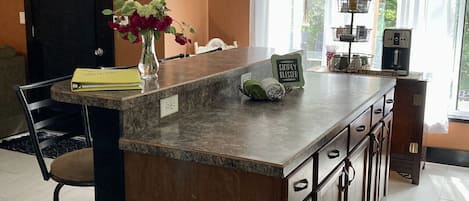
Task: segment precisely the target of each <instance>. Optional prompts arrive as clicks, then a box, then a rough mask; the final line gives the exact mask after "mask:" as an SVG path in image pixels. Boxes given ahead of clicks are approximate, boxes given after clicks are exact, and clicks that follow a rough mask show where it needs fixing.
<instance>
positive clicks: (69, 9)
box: [25, 0, 114, 82]
mask: <svg viewBox="0 0 469 201" xmlns="http://www.w3.org/2000/svg"><path fill="white" fill-rule="evenodd" d="M104 8H112V0H99V1H97V0H66V1H62V0H25V10H26V15H27V16H26V17H27V39H28V73H27V77H28V81H29V82H37V81H41V80H46V79H51V78H56V77H60V76H64V75H70V74H72V73H73V71H74V69H75V68H76V67H78V66H86V67H94V66H101V65H102V66H112V65H113V64H114V35H113V32H112V30H111V29H110V28H109V27H107V22H108V21H109V20H111V17H110V16H103V15H102V14H101V10H102V9H104ZM98 49H101V50H103V51H102V54H100V51H96V52H95V50H98Z"/></svg>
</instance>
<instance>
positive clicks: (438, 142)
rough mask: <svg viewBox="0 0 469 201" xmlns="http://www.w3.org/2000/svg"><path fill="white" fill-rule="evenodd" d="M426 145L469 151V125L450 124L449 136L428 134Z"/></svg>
mask: <svg viewBox="0 0 469 201" xmlns="http://www.w3.org/2000/svg"><path fill="white" fill-rule="evenodd" d="M424 145H426V146H429V147H440V148H449V149H457V150H465V151H469V124H467V123H457V122H449V126H448V134H426V136H425V142H424Z"/></svg>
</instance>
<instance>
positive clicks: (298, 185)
mask: <svg viewBox="0 0 469 201" xmlns="http://www.w3.org/2000/svg"><path fill="white" fill-rule="evenodd" d="M307 188H308V180H307V179H302V180H300V181H296V182H294V183H293V190H294V191H295V192H298V191H302V190H304V189H307Z"/></svg>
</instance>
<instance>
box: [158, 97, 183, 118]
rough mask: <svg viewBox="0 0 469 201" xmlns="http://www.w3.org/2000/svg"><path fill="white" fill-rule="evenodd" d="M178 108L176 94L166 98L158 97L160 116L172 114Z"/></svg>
mask: <svg viewBox="0 0 469 201" xmlns="http://www.w3.org/2000/svg"><path fill="white" fill-rule="evenodd" d="M178 110H179V103H178V95H177V94H176V95H174V96H170V97H168V98H163V99H160V118H163V117H166V116H169V115H171V114H174V113H176V112H178Z"/></svg>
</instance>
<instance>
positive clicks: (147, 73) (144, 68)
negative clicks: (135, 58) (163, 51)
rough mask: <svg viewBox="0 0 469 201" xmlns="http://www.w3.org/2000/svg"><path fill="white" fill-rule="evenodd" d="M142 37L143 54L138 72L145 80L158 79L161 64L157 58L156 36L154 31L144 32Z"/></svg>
mask: <svg viewBox="0 0 469 201" xmlns="http://www.w3.org/2000/svg"><path fill="white" fill-rule="evenodd" d="M141 34H142V35H141V37H142V54H141V55H140V61H139V63H138V70H139V71H140V76H141V77H142V79H143V80H153V79H155V80H156V79H158V74H157V73H158V70H159V68H160V64H159V63H158V59H157V57H156V51H155V35H154V31H153V30H148V31H144V32H142V33H141Z"/></svg>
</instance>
